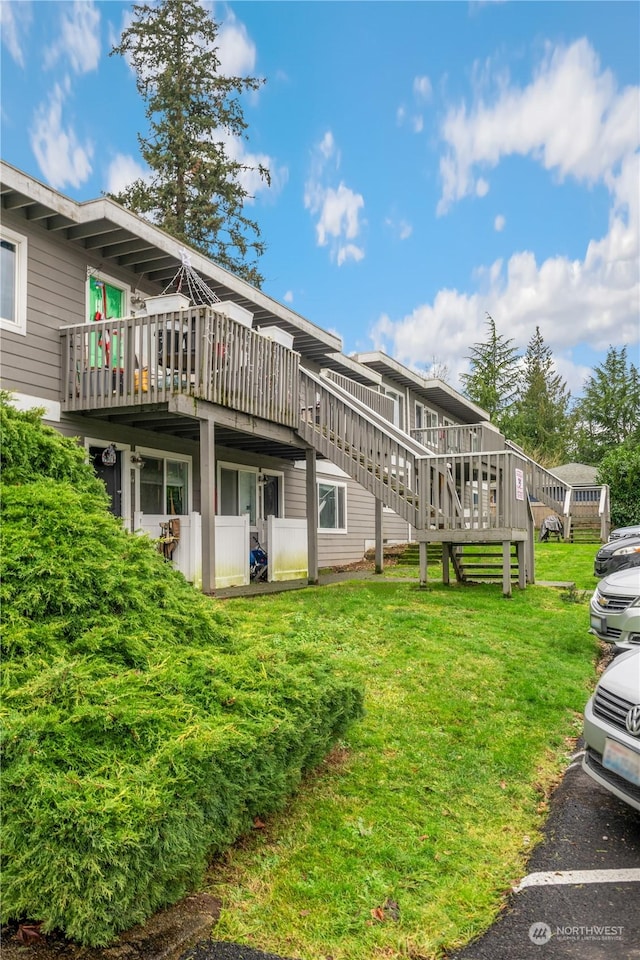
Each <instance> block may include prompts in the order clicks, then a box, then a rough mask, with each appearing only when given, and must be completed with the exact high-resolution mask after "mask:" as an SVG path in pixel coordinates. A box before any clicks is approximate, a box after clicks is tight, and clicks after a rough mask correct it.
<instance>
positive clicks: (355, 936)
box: [208, 543, 598, 960]
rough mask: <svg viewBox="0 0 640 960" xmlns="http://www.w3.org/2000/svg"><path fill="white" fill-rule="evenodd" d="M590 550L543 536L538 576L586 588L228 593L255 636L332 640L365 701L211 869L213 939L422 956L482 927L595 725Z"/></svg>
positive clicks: (522, 867) (315, 955)
mask: <svg viewBox="0 0 640 960" xmlns="http://www.w3.org/2000/svg"><path fill="white" fill-rule="evenodd" d="M595 550H596V547H595V545H576V546H569V545H565V544H556V543H552V544H539V545H538V549H537V555H538V568H537V575H538V578H540V579H545V580H571V581H574V582H575V583H576V588H577V590H576V592H573V593H569V592H566V591H562V590H559V589H557V588H548V587H541V586H533V587H529V588H527V590H526V591H523V592H520V591H516V592H515V593H514V595H513V597H512V598H511V599H506V598H504V597H503V596H502V594H501V590H500V588H499V587H497V586H493V585H492V586H484V585H482V586H472V587H455V586H453V587H450V588H446V587H443V586H442V585H441V584H439V583H437V582H436V581H435V580H434V581H432V582H431V583H430V585H429V586H428V588H427V589H426V590H420V589H419V588H417V587H416V586H415V585H414V584H410V583H403V582H399V581H398V580H397V579H396V580H393V579H389V580H388V581H387V582H382V583H378V582H375V583H371V582H366V581H350V582H346V583H342V584H337V585H334V586H330V587H320V588H313V589H308V590H304V591H295V592H289V593H282V594H277V595H269V596H263V597H259V598H251V599H234V600H231V601H227V602H226V603H225V610H226V612H227V613H228V614H229V615H230V616H231V618H232V621H233V622H234V629H236V630H237V631H239V632H240V633H244V634H245V635H247V636H255V637H264V638H269V641H270V643H271V644H273V645H275V646H276V647H277V644H278V642H282V643H283V644H289V643H290V642H291V639H292V638H297V639H299V640H300V641H312V642H314V643H315V642H316V641H321V642H322V643H323V644H324V645H325V646H326V653H327V657H328V658H329V659H330V660H331V662H332V663H333V664H334V666H335V670H336V671H337V672H339V673H340V674H346V675H347V676H350V677H353V678H355V679H356V680H357V681H360V682H362V683H363V684H364V686H365V710H366V713H365V717H364V719H363V720H361V721H359V722H357V723H356V724H355V725H354V726H353V727H352V728H351V730H350V733H349V738H348V740H347V741H345V742H342V743H341V744H340V745H339V746H338V748H337V749H335V750H334V751H333V753H332V754H331V755H330V757H329V758H328V759H327V760H326V761H324V762H323V763H322V764H321V767H320V769H319V770H317V771H316V772H314V773H313V774H312V775H309V776H308V777H307V778H306V779H305V781H304V782H303V784H302V787H301V789H300V791H299V793H298V794H297V796H296V797H295V798H294V799H293V800H292V801H291V803H290V804H289V806H288V807H287V809H286V811H285V812H284V813H283V814H279V815H276V816H273V817H269V818H265V821H266V822H265V825H264V827H262V828H259V829H256V830H254V831H253V833H252V834H251V836H250V837H249V838H246V839H245V840H243V841H241V842H240V843H238V844H236V845H235V846H234V847H233V848H232V849H231V850H230V851H229V852H228V854H226V855H225V856H223V857H222V858H221V859H220V860H219V861H218V862H216V863H215V864H213V865H212V868H211V869H210V871H209V874H208V889H209V890H210V892H212V893H214V894H215V895H216V896H218V897H220V899H221V900H222V903H223V910H222V915H221V918H220V922H219V924H218V925H217V926H216V929H215V936H216V938H217V939H221V940H229V941H236V942H241V943H245V944H250V945H253V946H255V947H260V948H262V949H264V950H269V951H273V952H275V953H279V954H282V955H283V956H285V957H299V958H302V960H325V958H327V957H331V958H333V960H375V958H382V957H384V958H400V957H405V958H409V957H411V958H414V960H423V958H436V957H439V956H442V954H443V953H444V952H445V951H446V950H451V949H453V948H455V947H456V946H459V945H462V944H464V943H465V942H467V941H468V940H470V939H472V938H473V937H475V936H477V935H479V934H480V933H481V932H482V931H483V930H484V929H486V927H487V926H488V925H489V924H490V923H491V921H492V920H493V919H494V918H495V916H496V914H497V913H498V912H499V910H500V908H501V905H502V904H503V902H504V896H505V893H506V892H508V890H509V888H510V886H511V885H512V884H513V883H514V882H516V881H517V880H518V879H520V878H521V877H522V876H523V875H524V874H525V873H526V862H527V858H528V856H529V854H530V852H531V850H532V848H533V847H534V845H535V844H536V842H537V841H538V839H539V836H540V828H541V827H542V825H543V823H544V819H545V814H546V811H547V806H548V803H547V801H548V796H549V791H550V790H551V789H552V787H553V785H554V784H555V783H556V782H557V780H558V777H559V776H560V774H561V772H562V770H563V768H564V767H565V765H566V763H567V758H568V756H569V755H570V753H571V752H572V747H573V739H574V738H575V737H576V736H578V735H579V733H580V731H581V725H582V719H581V718H582V709H583V706H584V704H585V702H586V700H587V698H588V694H589V691H590V689H591V687H592V686H593V683H594V677H595V672H594V664H595V661H596V659H597V655H598V645H597V643H596V641H595V640H594V638H593V637H591V636H590V635H589V633H588V632H587V626H588V608H587V604H586V600H585V599H584V596H582V595H581V592H582V591H586V590H587V589H591V588H592V587H593V584H594V582H595V581H594V579H593V576H592V563H593V555H594V553H595ZM395 572H396V574H397V573H398V571H397V570H396V571H395ZM413 573H414V575H415V574H416V571H415V568H414V571H413ZM576 601H577V602H576Z"/></svg>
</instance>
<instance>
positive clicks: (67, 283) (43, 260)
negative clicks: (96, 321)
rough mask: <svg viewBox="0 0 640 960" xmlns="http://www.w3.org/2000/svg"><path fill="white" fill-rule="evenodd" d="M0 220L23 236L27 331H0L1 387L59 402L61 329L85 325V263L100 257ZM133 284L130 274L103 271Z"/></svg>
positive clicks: (44, 233)
mask: <svg viewBox="0 0 640 960" xmlns="http://www.w3.org/2000/svg"><path fill="white" fill-rule="evenodd" d="M2 222H3V224H4V225H5V226H7V227H10V228H11V229H12V230H15V232H16V233H19V234H21V235H22V236H25V237H26V238H27V247H28V250H27V332H26V335H25V336H23V335H20V334H16V333H13V332H11V331H8V330H3V331H2V334H1V336H2V386H3V388H4V389H6V390H15V391H18V392H20V393H25V394H29V395H33V396H37V397H42V398H43V399H46V400H54V401H58V400H59V399H60V395H61V382H60V366H61V365H60V334H59V330H60V327H61V326H63V325H65V324H68V323H84V322H85V321H86V320H87V319H88V317H87V316H86V310H87V294H86V291H87V265H90V266H93V267H95V268H96V269H97V268H99V265H100V258H99V256H93V257H92V256H91V255H90V254H89V253H88V252H86V251H84V250H82V249H80V248H77V247H74V246H73V245H72V244H70V243H61V242H60V241H56V239H55V235H54V236H52V235H50V234H48V233H47V231H46V230H44V229H43V228H41V227H38V226H37V225H33V224H28V223H26V222H25V221H24V220H22V219H21V218H17V217H11V215H10V214H9V213H6V212H4V211H3V215H2ZM106 272H107V274H108V275H109V276H112V275H113V276H114V279H115V280H119V281H120V282H121V283H123V284H128V285H130V286H131V287H133V286H134V285H135V284H136V283H139V280H138V281H136V278H135V277H134V276H133V275H132V274H128V273H126V272H124V271H120V272H119V273H118V274H117V275H115V274H114V273H113V271H112V270H111V269H109V270H107V271H106Z"/></svg>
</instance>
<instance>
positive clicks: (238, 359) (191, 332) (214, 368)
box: [60, 307, 300, 427]
mask: <svg viewBox="0 0 640 960" xmlns="http://www.w3.org/2000/svg"><path fill="white" fill-rule="evenodd" d="M60 336H61V357H62V371H61V373H62V406H63V409H64V410H68V411H84V410H96V409H104V408H112V407H126V406H132V405H142V404H150V403H151V404H153V403H162V402H166V401H167V400H169V399H170V398H171V397H172V396H174V395H175V394H188V395H190V396H193V397H196V398H198V399H201V400H209V401H210V402H212V403H217V404H220V405H222V406H225V407H230V408H232V409H234V410H238V411H240V412H242V413H248V414H251V415H253V416H256V417H262V418H264V419H265V420H270V421H272V422H274V423H280V424H284V425H286V426H290V427H297V425H298V421H299V416H300V411H299V407H298V377H299V360H300V357H299V354H297V353H295V352H294V351H292V350H289V349H287V348H286V347H284V346H282V345H281V344H279V343H277V342H276V341H274V340H271V339H267V338H266V337H264V336H262V335H261V334H260V333H256V332H255V331H253V330H251V329H250V328H249V327H246V326H244V325H243V324H241V323H238V322H237V321H236V320H233V319H231V318H230V317H227V316H226V315H224V314H222V313H217V312H216V311H215V310H214V309H213V308H212V307H191V308H188V309H187V310H180V311H175V312H170V313H159V314H153V315H144V316H137V317H127V318H124V319H121V320H102V321H98V322H95V323H81V324H72V325H69V326H65V327H63V328H62V329H61V330H60Z"/></svg>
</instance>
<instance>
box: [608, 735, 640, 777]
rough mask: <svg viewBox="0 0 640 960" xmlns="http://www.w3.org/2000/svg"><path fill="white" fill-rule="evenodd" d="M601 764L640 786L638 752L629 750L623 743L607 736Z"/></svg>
mask: <svg viewBox="0 0 640 960" xmlns="http://www.w3.org/2000/svg"><path fill="white" fill-rule="evenodd" d="M602 766H603V767H606V768H607V770H611V771H612V772H613V773H617V774H619V775H620V776H621V777H624V779H625V780H628V781H629V783H635V785H636V786H637V787H640V753H636V752H635V751H634V750H630V749H629V747H625V745H624V744H623V743H618V741H617V740H609V738H607V740H606V741H605V745H604V754H603V755H602Z"/></svg>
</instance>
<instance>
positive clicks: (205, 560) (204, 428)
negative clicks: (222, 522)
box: [200, 417, 216, 593]
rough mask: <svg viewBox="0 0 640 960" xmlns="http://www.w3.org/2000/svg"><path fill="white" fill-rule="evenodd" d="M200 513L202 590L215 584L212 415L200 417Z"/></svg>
mask: <svg viewBox="0 0 640 960" xmlns="http://www.w3.org/2000/svg"><path fill="white" fill-rule="evenodd" d="M200 491H201V492H200V514H201V517H202V592H203V593H213V592H214V590H215V586H216V559H215V558H216V531H215V521H216V518H215V494H216V449H215V425H214V421H213V419H212V418H210V417H207V418H206V419H202V420H200Z"/></svg>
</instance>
